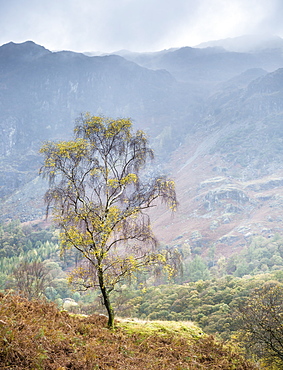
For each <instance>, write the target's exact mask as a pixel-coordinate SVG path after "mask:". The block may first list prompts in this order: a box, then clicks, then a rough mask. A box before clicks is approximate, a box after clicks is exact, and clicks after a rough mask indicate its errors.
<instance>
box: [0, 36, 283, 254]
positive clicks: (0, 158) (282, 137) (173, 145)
mask: <svg viewBox="0 0 283 370" xmlns="http://www.w3.org/2000/svg"><path fill="white" fill-rule="evenodd" d="M277 41H278V40H277ZM272 42H273V41H272ZM272 42H270V43H268V42H267V41H266V43H265V45H264V46H262V47H261V48H260V50H259V48H258V46H257V45H255V47H254V48H251V51H249V52H244V51H243V50H242V51H241V52H238V51H235V50H231V51H227V50H225V49H224V48H223V47H222V45H219V46H218V45H216V46H209V47H206V48H190V47H184V48H180V49H170V50H163V51H160V52H155V53H131V52H127V51H122V52H119V53H117V54H120V55H103V56H89V55H84V54H80V53H74V52H70V51H62V52H51V51H49V50H46V49H45V48H44V47H42V46H39V45H36V44H34V43H33V42H30V41H29V42H26V43H23V44H13V43H9V44H6V45H3V46H1V47H0V108H1V109H0V132H1V136H0V143H1V144H0V172H1V177H0V197H1V210H2V212H1V219H2V220H7V219H11V218H16V217H17V218H20V219H21V220H22V221H29V220H33V219H37V218H41V217H43V215H44V207H43V204H42V197H43V193H44V190H45V186H46V185H44V183H43V182H42V180H41V179H39V178H38V176H37V173H38V169H39V168H40V163H41V160H42V159H41V158H40V156H39V155H38V149H39V147H40V145H41V143H42V142H43V141H45V140H57V139H68V138H69V137H70V134H71V133H72V128H73V124H74V120H75V119H76V118H77V117H78V116H79V115H80V114H81V113H82V112H86V111H89V112H90V113H91V114H103V115H105V116H113V117H131V118H132V119H133V121H134V125H135V128H141V129H143V130H145V131H146V132H147V133H148V134H149V135H150V138H151V142H152V145H153V146H154V149H155V151H156V153H157V163H156V166H158V170H159V168H163V170H164V171H166V172H170V175H171V177H173V178H174V179H175V182H176V187H177V194H178V198H179V204H180V205H179V209H178V211H177V213H176V214H175V216H174V217H171V215H170V213H168V212H164V210H163V209H161V210H159V211H154V213H153V214H152V219H153V222H154V229H155V232H156V234H157V236H158V237H159V239H160V240H161V242H162V243H164V244H167V245H170V246H176V245H177V246H178V245H182V244H184V243H189V244H190V245H191V247H192V248H193V249H195V250H198V249H199V250H200V252H201V253H204V254H205V253H206V251H207V249H208V248H210V247H211V246H214V247H215V248H216V254H217V255H218V256H220V255H226V254H229V253H234V252H237V251H238V250H239V249H241V248H242V247H243V246H245V245H246V244H247V243H249V242H250V241H251V239H252V238H253V237H254V236H256V235H264V236H267V237H268V236H271V235H274V234H276V233H282V232H281V230H282V226H283V225H282V222H283V218H282V216H281V215H282V213H283V212H282V211H283V209H282V207H283V171H282V165H281V163H282V162H283V149H282V148H283V146H282V142H283V127H282V117H283V69H282V67H283V57H282V53H281V54H280V53H279V52H278V49H274V47H273V44H272ZM278 42H280V40H279V41H278Z"/></svg>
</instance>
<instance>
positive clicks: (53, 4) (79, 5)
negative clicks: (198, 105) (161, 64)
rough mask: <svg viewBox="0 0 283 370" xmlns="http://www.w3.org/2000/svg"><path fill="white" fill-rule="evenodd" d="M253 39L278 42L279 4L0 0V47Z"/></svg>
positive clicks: (97, 47) (272, 0)
mask: <svg viewBox="0 0 283 370" xmlns="http://www.w3.org/2000/svg"><path fill="white" fill-rule="evenodd" d="M258 33H266V34H272V35H278V36H281V37H282V36H283V1H282V0H0V45H2V44H5V43H7V42H10V41H13V42H16V43H18V42H23V41H26V40H32V41H34V42H36V43H38V44H40V45H43V46H45V47H46V48H47V49H50V50H61V49H68V50H74V51H103V52H111V51H117V50H120V49H128V50H132V51H153V50H162V49H167V48H170V47H180V46H195V45H197V44H198V43H200V42H203V41H209V40H216V39H222V38H227V37H235V36H241V35H243V34H258Z"/></svg>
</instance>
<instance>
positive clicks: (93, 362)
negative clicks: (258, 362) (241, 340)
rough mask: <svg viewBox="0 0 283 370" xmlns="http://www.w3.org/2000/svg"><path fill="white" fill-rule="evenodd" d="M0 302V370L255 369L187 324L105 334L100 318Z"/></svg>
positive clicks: (4, 298) (134, 326)
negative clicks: (36, 369)
mask: <svg viewBox="0 0 283 370" xmlns="http://www.w3.org/2000/svg"><path fill="white" fill-rule="evenodd" d="M0 300H1V305H0V315H1V321H0V333H1V338H2V339H1V344H0V361H1V368H2V369H18V370H20V369H35V368H41V369H46V370H47V369H50V370H51V369H54V370H55V369H56V370H59V369H61V370H63V369H76V370H78V369H81V370H83V369H85V370H90V369H104V370H107V369H109V370H110V369H121V370H122V369H123V370H124V369H131V370H134V369H141V368H143V369H157V368H158V369H172V370H173V369H176V370H177V369H183V368H190V369H192V370H194V369H203V368H205V369H215V370H216V369H222V370H230V369H231V370H232V369H235V367H236V368H237V370H249V369H250V370H252V369H255V368H256V367H255V365H253V364H252V363H251V362H249V361H246V360H245V359H244V358H243V357H242V356H241V355H240V354H239V352H238V350H237V349H236V348H233V347H231V346H225V345H223V344H221V343H219V342H217V341H216V340H215V339H214V338H213V337H211V336H207V335H205V334H203V333H202V332H201V330H200V329H199V328H197V327H196V326H194V325H193V324H191V323H182V322H180V323H171V324H170V323H165V322H152V323H150V322H144V323H141V322H134V321H133V322H122V323H117V328H116V329H115V330H113V331H110V330H109V329H106V328H105V324H106V323H105V318H104V317H103V316H99V315H92V316H89V317H80V316H70V315H69V314H68V313H66V312H65V311H63V312H60V311H58V309H57V308H55V306H54V305H53V304H50V303H44V302H40V301H33V302H29V301H27V300H25V299H23V298H20V297H17V296H12V295H9V294H6V295H3V294H1V297H0Z"/></svg>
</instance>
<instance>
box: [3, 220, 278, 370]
mask: <svg viewBox="0 0 283 370" xmlns="http://www.w3.org/2000/svg"><path fill="white" fill-rule="evenodd" d="M282 243H283V240H282V238H281V237H280V236H279V235H277V236H276V237H274V238H271V239H266V238H255V240H252V242H251V243H250V245H247V246H246V248H244V249H243V250H242V251H241V253H239V254H238V255H237V256H236V257H235V256H232V257H230V258H228V259H227V260H226V259H224V258H221V259H220V260H218V261H215V260H214V259H213V251H211V253H209V254H208V255H207V256H202V255H200V253H199V251H194V250H191V249H190V248H189V246H186V248H185V250H184V249H182V248H180V249H176V251H175V262H176V260H178V269H176V270H174V271H175V274H172V275H171V276H169V275H168V272H166V271H161V270H158V269H156V270H154V269H148V270H147V271H144V272H142V273H137V274H135V276H133V277H132V278H131V280H127V281H126V282H124V283H121V284H119V285H118V286H117V288H116V289H115V291H114V293H113V305H114V308H115V311H116V313H117V317H118V319H117V320H120V319H124V320H126V319H127V318H136V319H140V320H142V321H143V322H152V321H165V322H173V323H174V322H180V323H182V322H193V323H195V324H196V325H197V326H198V327H199V328H200V330H202V331H203V332H204V333H206V334H208V335H213V336H214V337H215V338H216V339H217V340H219V341H220V342H223V343H226V344H227V343H234V344H233V345H235V343H237V345H238V346H239V345H240V346H241V347H242V350H245V351H246V357H247V358H253V359H255V358H257V361H260V363H261V366H263V367H262V368H266V369H273V368H274V369H277V368H281V367H280V366H282V363H281V360H280V357H278V356H274V353H273V354H272V353H270V351H264V350H263V348H262V346H261V345H260V343H259V342H256V343H254V342H253V340H252V339H251V338H250V337H249V335H248V334H249V331H247V332H243V321H241V320H243V318H242V316H241V307H245V305H247V302H248V301H249V299H250V300H251V302H252V300H253V298H252V297H253V295H254V294H255V292H256V291H257V290H259V289H262V293H261V294H259V297H261V298H265V299H266V294H267V293H266V292H264V289H265V290H268V289H269V288H270V287H272V288H274V287H276V288H277V289H279V293H280V294H279V296H280V295H281V296H280V297H281V298H280V299H282V297H283V286H282V284H283V273H282V266H281V264H280V262H281V261H282V257H281V253H282ZM0 245H1V249H0V254H1V259H0V268H1V275H0V276H1V291H2V292H3V293H4V294H7V293H8V295H9V296H10V295H11V294H12V296H15V297H16V296H19V297H23V298H27V299H29V300H30V301H32V302H35V300H39V301H41V302H54V304H55V305H56V307H58V308H59V309H60V310H63V312H65V311H64V310H67V311H69V312H70V313H73V314H80V315H82V314H84V315H93V314H104V313H105V311H104V307H103V305H102V304H101V298H100V295H99V294H98V293H97V291H95V290H88V291H85V292H83V291H80V292H79V291H77V290H76V289H75V287H72V286H71V285H70V284H69V282H68V275H69V274H70V271H71V269H72V268H73V267H74V266H75V265H76V264H77V263H78V262H79V256H78V254H77V253H75V252H71V251H68V252H66V253H65V254H63V255H62V254H61V255H60V247H59V244H58V230H56V229H54V227H51V226H50V225H45V224H41V225H38V224H35V225H32V224H27V225H23V224H21V223H20V222H19V221H12V222H10V223H3V224H1V226H0ZM164 250H166V246H164ZM280 252H281V253H280ZM176 256H177V257H178V258H176ZM273 257H274V258H273ZM171 258H173V256H171ZM255 261H256V264H255ZM277 298H278V297H277ZM9 299H10V298H9ZM18 299H20V298H18ZM278 299H279V298H278ZM273 301H276V296H275V295H274V296H273ZM280 302H281V303H282V301H279V303H280ZM265 303H266V301H265ZM281 303H280V304H281ZM42 304H43V303H42ZM261 304H264V302H261ZM275 304H278V302H277V303H276V302H275V303H274V302H273V303H271V306H272V305H275ZM280 304H279V306H278V307H277V309H278V308H279V311H278V312H276V315H278V317H281V316H280V315H282V306H280ZM258 307H259V304H258ZM273 308H274V307H273ZM268 309H269V310H270V306H269V308H268ZM278 317H277V318H278ZM280 329H281V330H282V325H281V323H280ZM247 335H248V337H247ZM243 338H245V339H244V340H243ZM247 344H248V345H247ZM255 356H256V357H255Z"/></svg>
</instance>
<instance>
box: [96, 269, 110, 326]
mask: <svg viewBox="0 0 283 370" xmlns="http://www.w3.org/2000/svg"><path fill="white" fill-rule="evenodd" d="M98 280H99V287H100V290H101V293H102V296H103V304H104V306H105V308H106V310H107V314H108V323H107V325H108V328H110V329H113V328H114V310H113V308H112V306H111V302H110V298H109V292H108V291H107V289H106V287H105V286H104V278H103V272H102V271H101V270H100V269H98Z"/></svg>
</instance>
